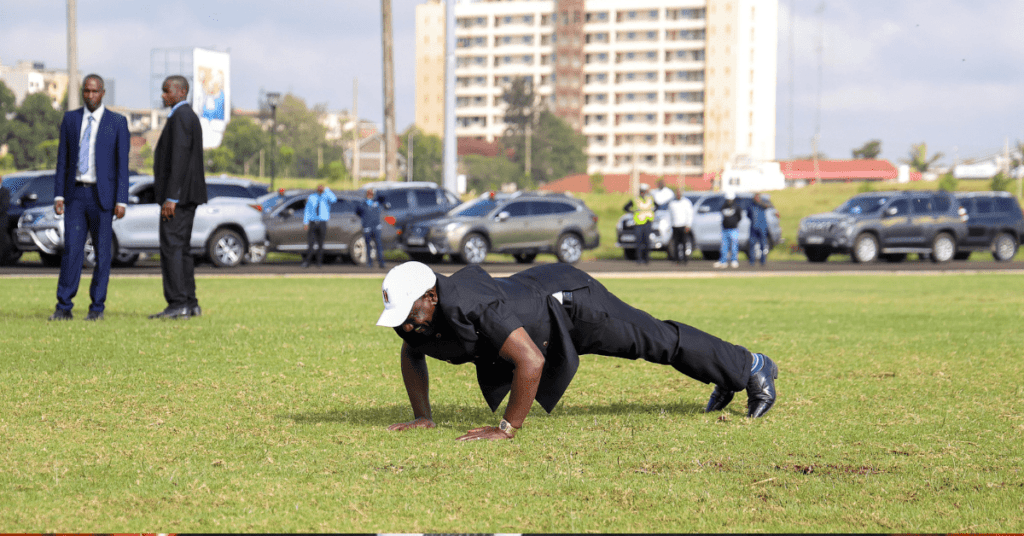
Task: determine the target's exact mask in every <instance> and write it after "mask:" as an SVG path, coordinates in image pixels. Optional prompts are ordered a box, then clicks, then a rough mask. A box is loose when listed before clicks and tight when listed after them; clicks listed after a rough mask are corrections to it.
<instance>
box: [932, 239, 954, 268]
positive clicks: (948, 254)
mask: <svg viewBox="0 0 1024 536" xmlns="http://www.w3.org/2000/svg"><path fill="white" fill-rule="evenodd" d="M955 255H956V241H955V240H953V237H952V236H950V234H949V233H939V234H938V236H936V237H935V240H933V241H932V262H934V263H946V262H949V261H951V260H953V257H954V256H955Z"/></svg>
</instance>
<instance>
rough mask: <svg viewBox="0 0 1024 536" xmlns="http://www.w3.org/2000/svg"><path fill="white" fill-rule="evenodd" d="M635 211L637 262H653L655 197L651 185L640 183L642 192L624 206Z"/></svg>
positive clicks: (627, 209) (634, 227)
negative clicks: (652, 242)
mask: <svg viewBox="0 0 1024 536" xmlns="http://www.w3.org/2000/svg"><path fill="white" fill-rule="evenodd" d="M622 208H623V210H625V211H626V212H632V213H633V231H634V232H635V233H636V262H637V264H647V263H649V262H651V223H652V222H653V221H654V198H653V197H651V193H650V186H648V185H646V184H644V183H640V193H639V195H637V196H636V197H634V198H633V199H631V200H629V202H628V203H626V206H624V207H622Z"/></svg>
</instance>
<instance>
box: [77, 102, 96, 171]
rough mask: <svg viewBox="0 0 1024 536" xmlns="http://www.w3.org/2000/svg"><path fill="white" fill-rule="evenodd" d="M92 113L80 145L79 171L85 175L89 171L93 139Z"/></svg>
mask: <svg viewBox="0 0 1024 536" xmlns="http://www.w3.org/2000/svg"><path fill="white" fill-rule="evenodd" d="M92 122H93V117H92V115H90V116H89V120H88V122H86V123H85V132H84V133H83V134H82V142H81V143H79V145H78V172H79V173H80V174H82V175H85V172H86V171H89V141H90V140H91V139H92Z"/></svg>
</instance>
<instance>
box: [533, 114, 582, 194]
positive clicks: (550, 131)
mask: <svg viewBox="0 0 1024 536" xmlns="http://www.w3.org/2000/svg"><path fill="white" fill-rule="evenodd" d="M530 145H531V147H532V148H533V161H532V163H531V164H532V165H531V166H530V177H531V178H532V179H533V180H534V181H535V182H537V183H544V182H551V181H554V180H558V179H561V178H562V177H565V176H566V175H571V174H573V173H584V172H586V170H587V153H586V148H587V137H586V136H584V135H583V134H580V133H578V132H576V131H575V130H573V129H572V127H570V126H569V124H568V123H566V122H565V121H563V120H562V119H561V118H559V117H558V116H556V115H555V114H553V113H551V112H548V111H546V110H545V111H543V112H541V113H540V115H539V118H538V121H537V128H536V130H535V131H534V134H533V140H532V143H531V144H530ZM518 154H519V153H517V155H518Z"/></svg>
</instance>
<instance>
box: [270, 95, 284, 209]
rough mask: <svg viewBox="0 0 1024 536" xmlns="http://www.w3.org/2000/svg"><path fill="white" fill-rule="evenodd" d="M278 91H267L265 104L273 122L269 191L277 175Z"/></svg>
mask: <svg viewBox="0 0 1024 536" xmlns="http://www.w3.org/2000/svg"><path fill="white" fill-rule="evenodd" d="M280 100H281V94H280V93H276V92H274V93H267V105H269V106H270V119H271V122H272V123H273V124H272V126H271V127H270V191H272V192H273V191H274V179H275V178H276V177H277V137H276V134H277V105H278V104H279V103H280Z"/></svg>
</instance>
